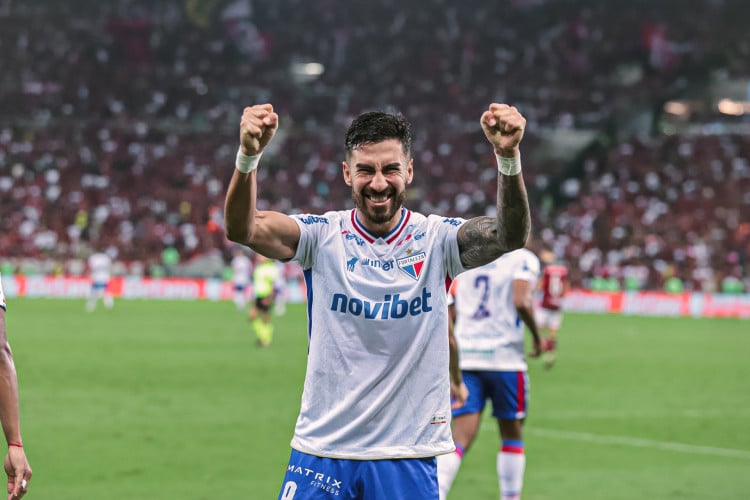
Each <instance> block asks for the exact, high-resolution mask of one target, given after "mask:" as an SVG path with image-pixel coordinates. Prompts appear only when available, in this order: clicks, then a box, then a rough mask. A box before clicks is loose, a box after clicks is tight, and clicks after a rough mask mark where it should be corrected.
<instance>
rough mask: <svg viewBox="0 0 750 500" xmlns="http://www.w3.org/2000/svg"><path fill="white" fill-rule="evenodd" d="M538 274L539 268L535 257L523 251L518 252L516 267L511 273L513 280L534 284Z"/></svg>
mask: <svg viewBox="0 0 750 500" xmlns="http://www.w3.org/2000/svg"><path fill="white" fill-rule="evenodd" d="M540 272H541V266H540V264H539V259H538V258H537V257H536V255H534V254H533V253H531V252H529V251H528V250H525V249H522V250H518V265H517V266H516V268H515V271H514V272H513V279H514V280H522V281H528V282H530V283H532V284H535V283H536V282H537V280H538V279H539V273H540Z"/></svg>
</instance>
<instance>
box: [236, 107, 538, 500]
mask: <svg viewBox="0 0 750 500" xmlns="http://www.w3.org/2000/svg"><path fill="white" fill-rule="evenodd" d="M480 123H481V126H482V129H483V130H484V133H485V135H486V136H487V139H488V140H489V142H490V143H491V144H492V146H493V148H494V151H495V154H496V156H497V162H498V170H499V172H500V174H499V175H498V181H497V206H496V213H497V216H496V217H477V218H474V219H471V220H469V221H464V220H462V219H454V218H446V217H441V216H437V215H431V216H424V215H422V214H419V213H416V212H412V211H411V210H409V209H407V208H406V207H404V206H403V203H404V199H405V191H406V186H407V185H409V184H410V183H411V181H412V177H413V174H414V165H413V159H412V154H411V131H410V125H409V123H408V122H407V121H406V119H405V118H404V117H403V116H401V115H400V114H391V113H383V112H369V113H363V114H361V115H359V116H358V117H356V118H355V119H354V120H353V122H352V124H351V125H350V127H349V129H348V131H347V133H346V137H345V139H344V148H345V156H344V161H343V162H342V174H343V178H344V182H345V183H346V184H347V185H348V186H350V187H351V189H352V199H353V201H354V205H355V207H356V208H354V209H349V210H341V211H330V212H327V213H325V214H322V215H313V214H304V215H294V216H287V215H285V214H282V213H279V212H271V211H259V210H258V209H257V200H256V197H257V192H258V191H257V189H258V188H257V182H256V180H257V177H256V168H257V166H258V161H259V159H260V155H261V153H262V152H263V149H264V148H265V146H266V145H267V144H268V142H269V141H270V140H271V138H272V137H273V136H274V134H275V132H276V129H277V127H278V115H277V114H276V113H275V112H274V110H273V107H272V106H271V105H270V104H262V105H256V106H252V107H247V108H245V109H244V112H243V116H242V120H241V123H240V141H241V145H240V150H239V151H238V153H237V159H236V164H235V167H236V168H235V171H234V174H233V175H232V180H231V181H230V185H229V189H228V192H227V197H226V203H225V212H224V218H225V228H226V232H227V237H228V238H229V239H230V240H232V241H236V242H238V243H242V244H245V245H248V246H249V247H251V248H252V249H253V250H255V251H256V252H258V253H260V254H263V255H266V256H268V257H270V258H274V259H278V260H282V261H296V262H299V263H300V264H301V266H302V268H303V270H304V273H305V282H306V285H307V287H306V288H307V298H308V300H307V307H308V330H307V333H308V358H307V373H306V377H305V385H304V390H303V393H302V403H301V409H300V414H299V417H298V418H297V424H296V427H295V431H294V437H293V439H292V443H291V445H292V449H293V450H292V454H291V457H290V460H289V465H288V467H287V469H286V475H285V477H284V482H283V486H282V489H281V493H280V495H279V499H283V500H292V499H299V500H301V499H305V500H309V499H328V498H334V497H335V498H341V499H349V500H353V499H381V498H383V499H388V500H407V499H408V500H427V499H429V500H434V499H435V498H437V496H438V484H437V466H436V460H435V456H436V455H439V454H441V453H449V452H451V451H453V449H454V445H453V439H452V438H451V431H450V426H449V422H450V405H451V402H450V387H451V385H450V383H449V339H448V332H447V328H448V308H447V305H446V296H445V283H446V280H447V279H451V278H453V277H454V276H455V275H457V274H459V273H460V272H463V271H464V270H465V269H467V268H473V267H478V266H481V265H483V264H486V263H488V262H491V261H493V260H495V259H496V258H498V257H499V256H500V255H503V254H504V253H506V252H509V251H511V250H514V249H516V248H520V247H522V246H523V243H524V241H526V238H527V236H528V232H529V226H530V216H529V206H528V197H527V194H526V188H525V185H524V182H523V176H522V175H521V163H520V152H519V143H520V142H521V139H522V137H523V132H524V127H525V124H526V120H525V119H524V118H523V116H521V114H520V113H519V112H518V111H517V110H516V109H515V108H513V107H510V106H507V105H504V104H492V105H490V106H489V108H488V109H487V110H486V111H484V113H483V114H482V116H481V118H480ZM457 168H458V167H457ZM290 172H291V173H294V172H295V170H291V171H290ZM426 175H429V173H426ZM312 471H314V473H313V472H312Z"/></svg>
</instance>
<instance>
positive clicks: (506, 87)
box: [0, 0, 750, 291]
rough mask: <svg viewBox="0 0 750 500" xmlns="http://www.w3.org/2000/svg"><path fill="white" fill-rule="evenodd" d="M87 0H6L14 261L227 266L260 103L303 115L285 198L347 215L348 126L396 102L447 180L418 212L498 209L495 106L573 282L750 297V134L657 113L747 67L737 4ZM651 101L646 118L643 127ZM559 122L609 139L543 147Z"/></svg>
mask: <svg viewBox="0 0 750 500" xmlns="http://www.w3.org/2000/svg"><path fill="white" fill-rule="evenodd" d="M74 3H75V4H76V6H77V8H76V11H75V16H73V15H71V14H70V12H69V11H67V10H66V9H68V8H69V4H67V3H66V4H65V5H62V4H59V3H58V2H52V1H49V0H48V1H40V2H33V3H25V2H15V3H11V2H9V3H8V4H7V5H6V7H5V9H4V10H2V11H0V48H2V50H1V51H0V66H2V67H3V68H9V69H11V70H10V71H3V75H2V77H1V78H0V109H2V113H0V213H1V214H2V217H1V218H0V256H2V259H3V260H5V262H6V265H7V266H10V267H12V268H14V269H15V271H16V272H19V271H22V270H27V271H32V272H33V271H34V270H36V271H37V272H47V273H52V272H67V273H71V272H75V271H76V269H79V268H80V266H79V265H77V264H76V263H79V262H80V261H81V260H82V259H83V258H84V257H85V255H86V254H87V253H88V252H89V250H90V248H91V247H97V248H109V249H110V250H111V251H112V252H114V253H116V259H117V260H118V261H119V263H120V264H119V266H120V270H121V272H123V273H126V272H140V273H144V272H145V273H148V272H149V269H154V270H157V271H155V272H158V269H160V264H161V255H162V251H163V250H164V249H165V248H167V247H173V248H176V249H177V250H178V252H179V254H180V261H181V262H183V263H191V262H192V263H195V262H196V261H201V259H204V258H207V259H209V260H211V259H212V258H213V257H212V256H214V252H215V250H216V249H219V250H220V251H221V252H222V254H223V256H224V258H225V259H228V258H229V255H230V253H231V252H230V245H229V243H228V242H227V241H226V240H225V239H224V237H223V230H222V227H221V225H222V213H221V207H222V205H223V195H224V189H225V187H226V183H227V182H228V179H229V176H230V175H231V166H232V164H233V157H234V153H235V151H236V143H237V138H236V126H237V122H238V120H239V116H240V113H241V107H242V105H244V104H246V103H252V102H261V101H270V102H273V103H274V104H275V105H276V107H277V109H278V111H279V112H280V114H281V120H282V129H281V130H280V134H279V137H278V138H277V140H275V143H274V147H275V148H276V150H275V152H274V154H269V155H267V157H266V158H264V162H263V166H262V169H261V175H262V179H263V185H262V196H263V198H264V201H265V203H266V204H267V207H269V208H276V209H281V210H284V211H301V212H304V211H316V212H317V211H322V210H327V209H332V208H339V207H341V206H342V203H345V202H346V200H347V199H348V198H349V190H348V188H347V187H346V186H345V185H344V183H343V182H342V181H341V179H340V159H341V150H342V145H341V144H340V142H341V140H342V137H343V132H344V130H345V127H346V126H347V125H348V121H349V120H350V118H351V117H352V116H353V115H355V114H356V113H358V112H360V111H362V110H365V109H371V108H386V107H391V108H397V109H400V110H401V111H402V112H404V114H405V115H407V117H408V118H409V119H410V120H411V121H412V123H413V125H414V130H415V133H416V135H415V145H414V147H415V151H416V158H415V161H416V165H417V168H419V169H424V170H429V172H430V175H419V176H417V179H418V182H417V183H416V184H415V185H414V186H413V190H412V192H411V199H410V200H409V202H408V204H409V205H410V206H411V207H412V208H414V209H416V210H420V211H425V212H432V211H437V212H441V213H445V214H449V215H459V216H473V215H479V214H481V213H483V211H484V207H485V206H486V204H487V201H488V200H492V199H493V198H494V193H493V189H494V187H493V186H492V183H491V182H490V183H488V182H487V180H488V179H491V178H493V177H494V175H495V174H494V172H495V171H494V169H493V168H491V167H492V165H493V161H494V159H493V157H492V155H491V152H489V151H487V150H486V149H487V148H486V144H485V142H484V138H483V137H482V136H481V132H480V131H479V127H478V126H477V123H476V122H477V120H478V117H479V114H480V112H481V110H482V109H483V107H484V106H485V105H486V104H487V103H488V102H491V101H493V100H494V101H504V102H510V103H512V104H515V105H517V106H519V108H521V110H522V111H523V112H524V114H525V115H526V116H527V117H528V118H529V126H528V131H527V138H526V139H525V141H524V173H525V176H526V178H527V181H528V183H529V185H530V186H531V188H532V191H531V195H532V198H533V203H534V207H533V211H534V224H535V234H536V236H538V237H539V238H541V239H542V240H545V241H546V242H547V243H548V244H550V245H552V246H553V247H555V249H556V250H557V251H558V252H559V253H560V254H561V255H563V256H564V257H565V259H566V260H567V261H568V263H569V264H570V266H571V278H572V283H573V285H574V286H584V287H592V286H593V287H596V286H599V285H598V284H599V283H601V282H602V281H601V280H614V284H612V282H611V281H610V284H611V285H612V286H618V287H623V288H627V287H645V288H659V289H661V288H664V286H665V284H666V283H667V281H668V280H669V279H670V278H673V277H675V278H679V279H680V280H681V282H682V284H683V286H684V287H685V288H686V289H693V290H703V291H713V290H721V289H722V286H723V284H724V283H729V282H735V281H736V282H738V283H740V285H742V286H744V289H745V290H747V289H750V263H749V262H748V256H749V255H750V195H748V193H750V167H749V166H748V161H747V159H748V158H750V136H748V135H698V136H696V135H693V134H678V135H665V134H662V133H660V129H659V128H658V127H653V126H652V123H653V122H655V121H657V120H658V118H659V115H660V110H661V108H662V105H663V104H664V102H665V101H666V100H668V99H671V98H674V97H675V96H678V95H680V94H682V93H685V92H687V91H695V89H696V88H698V89H700V88H701V86H702V85H704V84H705V83H706V82H707V80H708V79H709V77H711V76H712V75H716V74H723V75H726V76H731V77H741V78H747V77H748V76H750V67H748V63H747V61H750V54H748V52H750V46H748V44H747V43H738V41H741V40H742V39H743V36H744V35H745V30H746V28H745V26H744V19H745V18H744V17H743V16H738V15H736V13H737V12H739V9H742V8H743V6H742V2H741V1H739V0H723V1H711V0H702V1H696V2H694V3H692V4H691V8H690V9H684V8H682V4H681V3H680V2H677V1H665V2H645V1H635V2H628V3H612V2H593V1H588V2H585V1H580V0H577V1H576V0H567V1H555V0H546V1H545V0H508V1H505V2H483V1H481V0H467V1H466V2H463V3H462V7H461V8H460V9H459V8H457V7H455V6H452V5H451V4H450V3H449V2H445V1H442V0H424V1H416V0H412V1H399V2H397V1H395V0H387V1H384V2H378V3H377V5H375V4H368V5H358V6H357V7H356V8H353V7H352V8H349V9H333V8H326V4H331V5H332V3H333V2H322V3H321V2H304V1H299V0H283V1H279V2H267V3H266V4H264V5H263V6H262V7H261V4H260V3H257V2H256V3H251V2H243V1H239V2H237V1H219V0H215V1H207V2H203V3H202V5H203V8H202V9H199V8H197V7H196V5H197V4H199V3H196V2H186V1H184V0H169V1H164V2H149V1H145V0H130V1H125V0H121V1H117V2H95V1H79V2H74ZM426 4H428V5H426ZM331 5H328V7H331ZM675 6H679V7H680V8H675ZM307 63H316V64H320V65H321V66H320V67H321V68H322V70H323V73H322V74H320V75H318V74H317V73H316V72H315V71H313V70H310V69H309V68H310V67H309V66H307V65H306V64H307ZM635 110H639V111H640V112H641V114H644V115H646V116H647V117H650V118H651V119H650V120H649V121H648V126H647V127H645V129H644V128H643V127H641V128H640V129H637V130H635V131H634V130H632V129H628V127H627V125H626V123H628V121H627V118H628V117H632V115H633V112H634V111H635ZM655 110H656V111H655ZM639 123H642V122H639ZM553 130H572V131H575V130H589V131H594V132H595V137H596V138H597V146H595V147H590V148H589V149H586V150H581V151H580V152H579V154H577V155H574V156H573V157H572V158H569V159H567V160H566V161H560V160H559V159H556V158H555V157H554V155H552V156H547V157H543V156H542V155H535V153H534V152H535V150H542V149H544V148H545V145H546V144H548V141H549V135H550V131H553ZM634 132H635V133H634ZM553 149H554V148H553ZM196 268H197V270H196ZM190 269H191V271H190V272H191V273H195V272H201V271H200V269H201V266H195V265H193V266H192V267H190ZM207 272H209V273H212V274H214V275H215V273H216V272H217V271H216V268H215V267H210V271H207ZM733 280H734V281H733Z"/></svg>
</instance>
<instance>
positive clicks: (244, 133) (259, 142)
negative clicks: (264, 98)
mask: <svg viewBox="0 0 750 500" xmlns="http://www.w3.org/2000/svg"><path fill="white" fill-rule="evenodd" d="M278 128H279V115H277V114H276V113H274V112H273V106H272V105H270V104H256V105H255V106H248V107H246V108H245V109H244V110H243V112H242V120H241V121H240V146H241V148H242V153H243V154H246V155H247V156H255V155H258V154H260V153H262V152H263V149H264V148H265V147H266V145H267V144H268V143H269V142H270V141H271V139H272V138H273V136H274V134H275V133H276V129H278Z"/></svg>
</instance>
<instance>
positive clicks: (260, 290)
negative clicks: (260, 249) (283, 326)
mask: <svg viewBox="0 0 750 500" xmlns="http://www.w3.org/2000/svg"><path fill="white" fill-rule="evenodd" d="M278 275H279V268H278V267H277V266H276V263H275V262H274V261H272V260H271V259H269V258H267V257H266V256H264V255H262V254H257V255H256V256H255V269H254V270H253V295H254V296H255V301H254V302H253V307H252V308H251V309H250V324H252V325H253V330H254V331H255V336H256V337H257V338H258V345H259V346H261V347H268V346H269V345H271V341H272V340H273V323H272V322H271V309H272V308H273V302H274V294H275V292H276V283H277V281H278V279H279V278H278Z"/></svg>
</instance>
